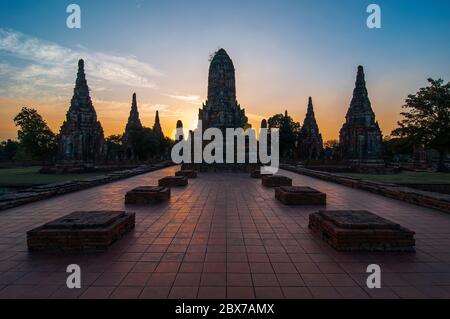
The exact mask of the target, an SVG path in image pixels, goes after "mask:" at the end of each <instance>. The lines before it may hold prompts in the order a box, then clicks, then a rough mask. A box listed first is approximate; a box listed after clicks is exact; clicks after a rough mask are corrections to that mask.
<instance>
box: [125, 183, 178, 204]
mask: <svg viewBox="0 0 450 319" xmlns="http://www.w3.org/2000/svg"><path fill="white" fill-rule="evenodd" d="M169 199H170V188H167V187H163V186H141V187H138V188H135V189H133V190H131V191H129V192H128V193H127V194H126V195H125V204H136V205H146V204H152V203H157V202H163V201H166V200H169Z"/></svg>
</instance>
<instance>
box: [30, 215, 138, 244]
mask: <svg viewBox="0 0 450 319" xmlns="http://www.w3.org/2000/svg"><path fill="white" fill-rule="evenodd" d="M134 225H135V215H134V214H131V213H125V212H122V211H95V212H74V213H72V214H69V215H67V216H65V217H62V218H59V219H56V220H54V221H52V222H50V223H47V224H45V225H43V226H41V227H38V228H35V229H33V230H31V231H29V232H28V233H27V243H28V249H29V250H30V251H75V252H95V251H103V250H106V249H107V248H108V247H109V246H110V245H111V244H112V243H113V242H115V241H116V240H118V239H119V238H121V237H122V236H123V235H124V234H125V233H126V232H128V231H130V230H132V229H133V228H134Z"/></svg>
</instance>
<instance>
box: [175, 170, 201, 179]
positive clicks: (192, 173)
mask: <svg viewBox="0 0 450 319" xmlns="http://www.w3.org/2000/svg"><path fill="white" fill-rule="evenodd" d="M175 176H184V177H187V178H197V172H196V171H194V170H191V169H185V170H181V171H178V172H176V173H175Z"/></svg>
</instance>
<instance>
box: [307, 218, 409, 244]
mask: <svg viewBox="0 0 450 319" xmlns="http://www.w3.org/2000/svg"><path fill="white" fill-rule="evenodd" d="M309 228H310V229H312V230H313V231H314V232H315V233H317V234H319V235H320V236H321V238H322V239H323V240H324V241H326V242H327V243H329V244H330V245H331V246H332V247H334V248H335V249H336V250H338V251H401V252H402V251H404V252H414V251H415V248H414V247H415V239H414V235H415V233H414V232H413V231H411V230H409V229H406V228H404V227H402V226H400V225H399V224H396V223H393V222H391V221H389V220H387V219H385V218H382V217H379V216H377V215H375V214H373V213H371V212H368V211H354V210H353V211H352V210H343V211H319V212H317V213H314V214H311V215H310V216H309Z"/></svg>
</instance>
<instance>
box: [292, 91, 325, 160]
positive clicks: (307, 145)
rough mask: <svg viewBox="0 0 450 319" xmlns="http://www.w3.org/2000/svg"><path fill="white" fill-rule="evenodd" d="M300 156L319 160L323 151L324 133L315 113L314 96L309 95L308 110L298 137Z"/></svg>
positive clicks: (304, 158) (302, 158)
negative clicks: (321, 131) (320, 129)
mask: <svg viewBox="0 0 450 319" xmlns="http://www.w3.org/2000/svg"><path fill="white" fill-rule="evenodd" d="M297 147H298V156H299V158H300V159H301V160H318V159H320V158H321V156H322V153H323V141H322V135H321V134H320V131H319V126H318V125H317V121H316V117H315V115H314V106H313V103H312V98H311V97H309V101H308V111H307V113H306V117H305V120H304V121H303V126H302V128H301V130H300V134H299V138H298V145H297Z"/></svg>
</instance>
